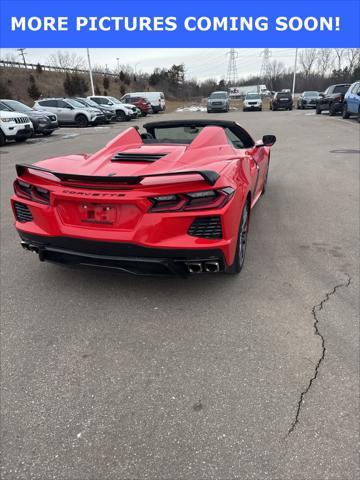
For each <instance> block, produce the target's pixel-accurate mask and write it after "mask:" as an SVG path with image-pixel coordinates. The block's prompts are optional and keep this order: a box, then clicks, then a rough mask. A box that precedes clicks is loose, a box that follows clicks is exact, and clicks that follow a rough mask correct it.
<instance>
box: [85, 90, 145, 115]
mask: <svg viewBox="0 0 360 480" xmlns="http://www.w3.org/2000/svg"><path fill="white" fill-rule="evenodd" d="M86 98H87V99H88V100H92V101H93V102H96V103H97V104H98V105H100V106H101V107H106V108H108V109H110V110H111V111H112V112H114V113H115V115H116V120H118V121H119V122H123V121H125V120H131V119H132V118H136V117H137V113H136V106H135V105H130V104H125V103H122V102H120V100H118V99H117V98H115V97H105V96H101V95H92V96H90V97H86Z"/></svg>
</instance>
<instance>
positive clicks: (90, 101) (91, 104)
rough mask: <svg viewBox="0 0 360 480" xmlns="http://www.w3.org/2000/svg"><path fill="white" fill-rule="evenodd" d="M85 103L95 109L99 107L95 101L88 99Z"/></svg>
mask: <svg viewBox="0 0 360 480" xmlns="http://www.w3.org/2000/svg"><path fill="white" fill-rule="evenodd" d="M83 102H86V103H87V104H88V105H90V107H95V108H98V107H99V105H98V104H97V103H96V102H94V101H93V100H89V99H86V100H83Z"/></svg>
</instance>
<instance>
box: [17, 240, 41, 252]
mask: <svg viewBox="0 0 360 480" xmlns="http://www.w3.org/2000/svg"><path fill="white" fill-rule="evenodd" d="M20 245H21V246H22V248H23V249H24V250H28V251H29V252H35V253H39V248H38V247H35V245H31V243H26V242H24V241H23V240H22V241H21V242H20Z"/></svg>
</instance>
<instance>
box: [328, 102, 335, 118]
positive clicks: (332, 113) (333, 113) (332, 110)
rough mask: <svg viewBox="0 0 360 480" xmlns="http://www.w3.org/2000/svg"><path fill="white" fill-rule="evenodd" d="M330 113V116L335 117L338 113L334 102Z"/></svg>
mask: <svg viewBox="0 0 360 480" xmlns="http://www.w3.org/2000/svg"><path fill="white" fill-rule="evenodd" d="M329 115H330V117H334V116H335V115H336V110H335V107H334V105H333V104H331V105H330V107H329Z"/></svg>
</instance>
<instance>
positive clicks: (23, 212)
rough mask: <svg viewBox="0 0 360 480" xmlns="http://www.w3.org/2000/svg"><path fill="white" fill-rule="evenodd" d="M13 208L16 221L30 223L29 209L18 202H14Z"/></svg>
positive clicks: (31, 218)
mask: <svg viewBox="0 0 360 480" xmlns="http://www.w3.org/2000/svg"><path fill="white" fill-rule="evenodd" d="M14 208H15V213H16V219H17V220H18V221H19V222H21V223H25V222H32V220H33V217H32V215H31V212H30V210H29V208H28V207H27V206H26V205H24V204H23V203H19V202H14Z"/></svg>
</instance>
